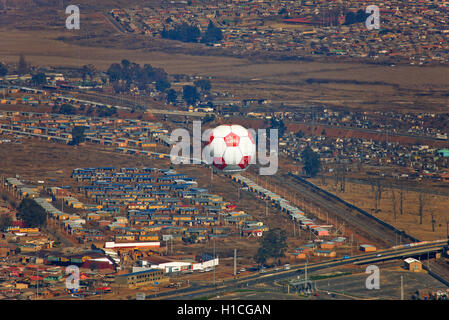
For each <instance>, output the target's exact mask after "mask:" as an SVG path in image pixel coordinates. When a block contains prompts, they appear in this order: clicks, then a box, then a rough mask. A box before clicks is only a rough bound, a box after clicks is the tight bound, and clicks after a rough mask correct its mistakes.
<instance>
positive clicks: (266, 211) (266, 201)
mask: <svg viewBox="0 0 449 320" xmlns="http://www.w3.org/2000/svg"><path fill="white" fill-rule="evenodd" d="M265 216H266V217H268V200H265Z"/></svg>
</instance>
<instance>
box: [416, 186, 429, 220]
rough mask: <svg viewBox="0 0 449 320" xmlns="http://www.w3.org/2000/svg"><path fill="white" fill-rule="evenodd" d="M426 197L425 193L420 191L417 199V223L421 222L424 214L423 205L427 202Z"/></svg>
mask: <svg viewBox="0 0 449 320" xmlns="http://www.w3.org/2000/svg"><path fill="white" fill-rule="evenodd" d="M427 200H428V197H427V195H426V194H424V193H423V192H422V191H421V192H420V193H419V196H418V201H419V209H418V213H419V224H422V221H423V214H424V207H425V206H426V204H427Z"/></svg>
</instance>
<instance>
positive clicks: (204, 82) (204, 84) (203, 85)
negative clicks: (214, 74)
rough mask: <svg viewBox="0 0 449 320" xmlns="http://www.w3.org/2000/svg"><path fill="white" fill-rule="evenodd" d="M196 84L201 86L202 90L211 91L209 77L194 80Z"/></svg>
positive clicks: (198, 86)
mask: <svg viewBox="0 0 449 320" xmlns="http://www.w3.org/2000/svg"><path fill="white" fill-rule="evenodd" d="M194 84H195V87H197V88H200V90H201V91H202V92H209V91H210V89H211V88H212V85H211V83H210V80H207V79H200V80H196V81H195V82H194Z"/></svg>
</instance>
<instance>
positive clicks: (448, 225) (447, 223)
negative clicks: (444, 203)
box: [446, 220, 449, 239]
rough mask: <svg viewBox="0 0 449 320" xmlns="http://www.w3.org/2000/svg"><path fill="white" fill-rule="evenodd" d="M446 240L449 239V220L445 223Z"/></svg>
mask: <svg viewBox="0 0 449 320" xmlns="http://www.w3.org/2000/svg"><path fill="white" fill-rule="evenodd" d="M446 238H447V239H449V220H447V221H446Z"/></svg>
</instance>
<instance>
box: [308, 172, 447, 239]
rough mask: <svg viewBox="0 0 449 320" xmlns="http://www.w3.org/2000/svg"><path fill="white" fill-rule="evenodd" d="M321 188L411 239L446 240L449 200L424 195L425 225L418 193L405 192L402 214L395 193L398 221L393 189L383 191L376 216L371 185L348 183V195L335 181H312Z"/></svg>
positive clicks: (386, 188)
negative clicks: (402, 232) (433, 221)
mask: <svg viewBox="0 0 449 320" xmlns="http://www.w3.org/2000/svg"><path fill="white" fill-rule="evenodd" d="M310 181H311V182H312V183H314V184H316V185H317V186H319V187H320V188H323V189H325V190H327V191H329V192H332V193H334V194H336V195H337V196H339V197H340V198H342V199H344V200H346V201H348V202H349V203H352V204H354V205H355V206H357V207H360V208H362V209H364V210H366V211H368V212H370V213H372V214H373V215H375V216H376V217H378V218H379V219H381V220H383V221H385V222H387V223H390V224H391V225H393V226H395V227H396V228H398V229H399V230H404V231H406V232H407V233H409V234H410V235H412V236H414V237H416V238H418V239H420V240H436V239H444V238H446V222H447V221H449V211H448V209H447V208H448V207H449V197H447V196H441V195H425V196H423V197H424V201H423V203H424V206H423V223H422V224H420V216H419V196H420V195H419V193H418V192H415V191H407V190H404V191H403V192H404V193H403V214H402V215H401V214H400V210H399V190H398V189H394V190H395V195H394V199H395V202H396V220H395V218H394V213H393V208H394V207H393V194H392V189H391V188H388V187H383V192H382V196H381V200H380V202H379V208H378V209H380V211H379V212H375V211H374V210H373V209H374V207H375V205H374V192H373V191H372V189H371V186H370V185H364V184H355V183H351V182H346V191H345V192H344V193H343V192H340V191H339V190H338V189H337V188H335V184H334V183H333V181H328V182H327V183H326V185H323V184H322V180H321V179H318V178H315V179H311V180H310ZM432 214H433V215H434V220H435V223H434V225H435V231H432Z"/></svg>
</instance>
